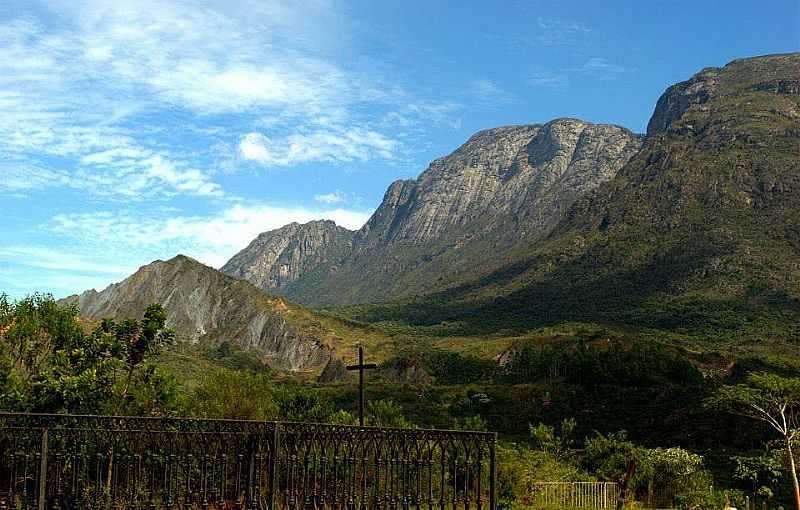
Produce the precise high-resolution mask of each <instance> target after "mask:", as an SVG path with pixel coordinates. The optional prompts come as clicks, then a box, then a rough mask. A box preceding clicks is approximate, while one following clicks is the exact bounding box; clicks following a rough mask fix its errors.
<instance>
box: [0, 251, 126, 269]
mask: <svg viewBox="0 0 800 510" xmlns="http://www.w3.org/2000/svg"><path fill="white" fill-rule="evenodd" d="M0 259H9V260H14V261H15V262H17V263H20V264H22V265H25V266H28V267H34V268H38V269H52V270H57V271H71V272H79V273H95V274H106V275H117V276H118V275H124V274H127V273H130V271H131V270H132V269H135V268H133V267H132V266H124V265H116V264H106V263H98V262H95V261H92V260H87V259H85V258H83V257H78V256H75V255H74V254H73V253H65V252H61V251H59V250H57V249H53V248H52V247H48V248H43V247H39V246H4V247H0Z"/></svg>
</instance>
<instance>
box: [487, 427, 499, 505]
mask: <svg viewBox="0 0 800 510" xmlns="http://www.w3.org/2000/svg"><path fill="white" fill-rule="evenodd" d="M496 446H497V432H495V433H493V435H492V439H491V442H490V443H489V510H495V509H496V508H497V500H496V497H497V494H496V492H497V488H496V487H495V483H496V481H497V462H496V458H495V448H496Z"/></svg>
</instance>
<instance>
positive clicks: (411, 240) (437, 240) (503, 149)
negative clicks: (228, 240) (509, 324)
mask: <svg viewBox="0 0 800 510" xmlns="http://www.w3.org/2000/svg"><path fill="white" fill-rule="evenodd" d="M640 145H641V137H640V136H638V135H636V134H634V133H632V132H630V131H628V130H627V129H624V128H621V127H618V126H612V125H603V124H591V123H588V122H584V121H580V120H577V119H567V118H565V119H556V120H553V121H551V122H548V123H546V124H533V125H525V126H505V127H499V128H494V129H489V130H485V131H481V132H479V133H477V134H475V135H473V136H472V137H471V138H470V139H469V140H468V141H467V142H466V143H465V144H464V145H462V146H461V147H460V148H458V149H457V150H456V151H455V152H453V153H452V154H451V155H449V156H446V157H443V158H439V159H437V160H435V161H433V162H432V163H431V164H430V166H429V168H428V169H427V170H425V171H424V172H423V173H422V174H421V175H420V176H419V177H418V178H417V179H415V180H401V181H396V182H394V183H393V184H392V185H391V186H389V188H388V190H387V191H386V194H385V195H384V198H383V201H382V203H381V205H380V206H379V207H378V209H377V210H376V212H375V213H374V214H373V215H372V217H371V218H370V220H369V221H368V222H367V224H366V225H364V227H363V228H362V229H360V230H359V231H358V232H356V233H354V234H353V235H352V238H350V237H348V236H347V234H345V233H340V234H339V235H338V236H334V235H330V236H329V239H330V242H328V243H327V244H325V243H323V242H318V243H317V244H315V245H314V246H315V247H317V248H318V249H319V250H320V251H324V252H325V253H326V255H327V254H334V255H340V258H339V259H338V260H336V259H335V257H328V256H326V257H315V258H311V259H309V262H304V261H303V260H302V254H300V253H299V252H298V251H297V250H294V251H292V252H291V253H290V254H289V255H284V254H277V255H276V253H277V251H276V250H275V249H274V248H273V246H275V245H278V246H294V245H298V244H303V243H302V242H300V241H299V240H298V239H299V238H300V236H303V235H304V234H301V233H300V232H301V230H302V229H305V228H312V227H311V226H310V225H311V224H309V226H295V227H292V226H289V227H291V228H288V227H287V228H285V230H284V229H281V230H280V231H273V232H268V233H265V234H262V236H263V239H262V236H259V239H257V240H256V241H254V242H253V243H252V244H251V245H250V246H249V247H248V248H246V249H245V250H243V251H242V252H241V253H239V254H237V255H236V256H235V257H234V258H233V259H232V260H231V262H230V263H228V264H226V266H225V267H224V268H223V271H225V272H226V273H227V274H230V275H232V276H236V277H239V278H245V279H247V280H248V281H251V282H252V283H254V284H256V285H259V286H261V287H262V288H280V289H281V290H282V292H284V293H285V295H287V296H288V297H290V298H292V299H295V300H297V301H300V302H302V303H304V304H311V305H328V304H344V303H358V302H365V301H385V300H391V299H395V298H398V297H406V296H409V295H413V294H417V293H422V292H428V291H431V290H435V289H437V288H443V287H447V286H449V285H452V284H454V283H457V282H459V281H462V280H464V279H467V278H470V277H474V276H475V274H476V273H479V272H488V271H489V270H490V269H492V268H496V267H498V266H500V265H502V263H503V262H504V261H505V260H506V259H507V258H508V257H510V256H511V254H512V253H513V251H514V250H515V249H520V247H522V246H525V245H526V244H529V243H532V242H535V240H536V239H539V238H541V237H543V236H545V235H546V234H547V233H548V232H549V231H550V230H551V229H552V228H553V227H554V226H555V225H556V224H557V223H558V221H559V220H560V219H561V218H562V217H563V215H564V214H565V212H566V211H567V210H568V209H569V206H570V205H572V203H573V202H574V201H575V200H576V199H577V198H578V197H580V196H582V195H583V194H584V193H586V192H587V191H590V190H592V189H595V188H596V187H597V186H599V185H600V184H602V183H604V182H606V181H608V180H609V179H611V178H613V177H614V175H615V174H616V172H617V171H618V170H619V169H620V168H621V167H622V166H623V165H624V164H625V163H626V162H627V161H628V159H629V158H630V157H631V156H632V155H633V154H635V153H636V151H637V150H638V149H639V147H640ZM328 228H332V227H331V226H329V227H328ZM298 229H301V230H298ZM260 240H261V241H260ZM267 240H269V241H270V242H266V241H267ZM348 243H349V244H348ZM308 252H313V250H308ZM298 255H300V257H301V258H300V259H296V261H295V263H294V265H293V266H291V267H300V266H301V265H302V266H303V267H304V270H302V271H298V272H297V273H296V274H295V275H294V276H293V278H292V279H291V282H290V283H289V284H285V285H283V286H280V285H279V284H277V283H276V282H277V280H278V279H277V278H265V277H264V276H263V275H265V274H267V275H272V274H275V273H276V272H279V271H283V269H282V268H285V267H289V266H287V265H286V264H284V265H282V266H281V265H280V264H281V263H280V262H276V261H278V260H279V259H283V260H289V259H292V260H294V259H293V257H295V256H298ZM341 255H343V256H341ZM243 267H247V268H252V267H260V269H259V271H258V272H255V271H252V270H242V269H241V268H243ZM265 282H266V284H265ZM275 285H278V286H277V287H275Z"/></svg>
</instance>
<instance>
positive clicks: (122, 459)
mask: <svg viewBox="0 0 800 510" xmlns="http://www.w3.org/2000/svg"><path fill="white" fill-rule="evenodd" d="M495 441H496V436H495V434H492V433H482V432H461V431H442V430H423V429H389V428H374V427H352V426H339V425H325V424H309V423H281V422H256V421H234V420H198V419H179V418H136V417H102V416H69V415H32V414H6V413H0V509H18V508H19V509H24V510H29V509H31V510H32V509H39V510H44V509H56V508H57V509H78V508H80V509H114V510H117V509H119V510H128V509H140V508H141V509H148V510H161V509H173V508H174V509H190V508H191V509H201V508H202V509H219V510H222V509H237V510H245V509H246V510H261V509H265V510H266V509H269V510H272V509H278V508H281V509H282V508H287V509H296V508H315V509H316V508H320V509H324V508H330V509H339V508H342V509H354V510H355V509H368V508H376V509H378V508H387V509H398V510H400V509H403V510H406V509H409V508H415V509H421V508H426V509H428V508H430V509H432V508H437V509H455V508H462V509H465V510H469V509H476V510H483V509H487V510H494V508H495V501H494V492H495V488H494V480H495Z"/></svg>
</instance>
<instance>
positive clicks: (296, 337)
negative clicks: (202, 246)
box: [65, 255, 330, 370]
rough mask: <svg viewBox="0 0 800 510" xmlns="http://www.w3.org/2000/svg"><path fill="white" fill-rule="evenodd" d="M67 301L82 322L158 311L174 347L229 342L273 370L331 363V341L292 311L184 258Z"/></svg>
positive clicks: (277, 300)
mask: <svg viewBox="0 0 800 510" xmlns="http://www.w3.org/2000/svg"><path fill="white" fill-rule="evenodd" d="M65 301H69V302H75V303H77V304H78V306H79V308H80V312H81V315H82V316H84V317H86V318H89V319H94V320H98V319H102V318H104V317H113V318H115V319H126V318H139V317H141V315H142V314H143V313H144V310H145V308H146V307H147V306H148V305H149V304H151V303H160V304H161V305H163V306H164V307H165V308H166V309H167V310H168V312H169V315H168V322H167V326H168V327H170V328H172V329H174V330H175V332H176V336H177V339H178V341H183V342H190V343H205V342H208V343H221V342H223V341H229V342H232V343H235V344H238V345H240V346H242V347H245V348H252V349H255V350H256V351H257V352H260V353H261V354H262V355H263V359H264V361H265V362H266V363H268V364H269V365H271V366H273V367H274V368H278V369H283V370H303V369H309V368H315V367H320V366H322V365H324V364H325V363H326V362H327V361H328V359H329V357H330V346H329V344H330V338H326V335H325V334H324V333H322V332H320V331H316V330H314V329H313V328H308V327H306V326H304V325H303V324H302V323H301V322H299V321H296V320H295V319H294V317H293V315H292V306H291V305H290V304H288V303H286V302H285V301H284V300H282V299H280V298H273V297H271V296H268V295H266V294H264V293H263V292H261V291H260V290H258V289H257V288H255V287H253V286H252V285H251V284H249V283H247V282H244V281H239V280H235V279H233V278H230V277H228V276H225V275H224V274H222V273H220V272H219V271H216V270H215V269H212V268H210V267H208V266H205V265H203V264H201V263H199V262H197V261H195V260H193V259H190V258H188V257H185V256H182V255H179V256H177V257H175V258H173V259H171V260H168V261H166V262H164V261H156V262H153V263H151V264H149V265H147V266H144V267H142V268H140V269H139V270H138V271H137V272H136V273H134V274H133V275H132V276H130V277H128V278H127V279H126V280H124V281H122V282H120V283H116V284H113V285H110V286H109V287H107V288H106V289H105V290H103V291H101V292H97V291H94V290H90V291H86V292H84V293H83V294H81V295H80V296H72V297H70V298H67V299H66V300H65Z"/></svg>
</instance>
